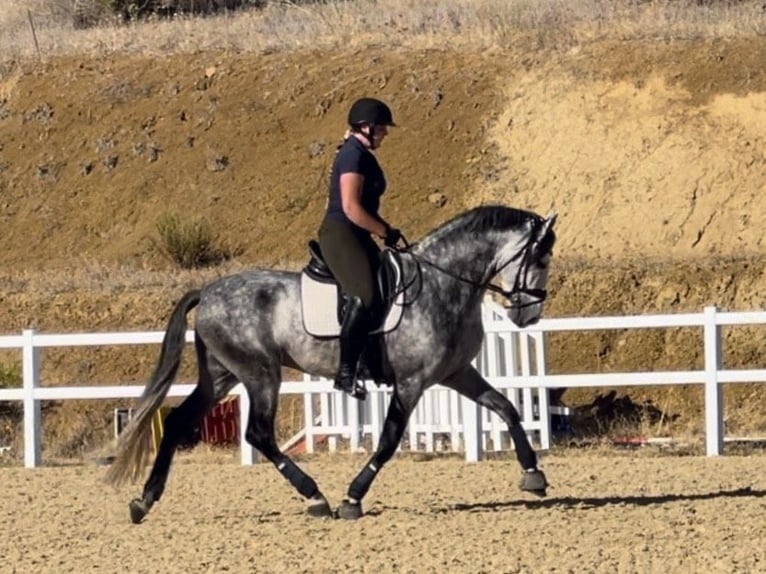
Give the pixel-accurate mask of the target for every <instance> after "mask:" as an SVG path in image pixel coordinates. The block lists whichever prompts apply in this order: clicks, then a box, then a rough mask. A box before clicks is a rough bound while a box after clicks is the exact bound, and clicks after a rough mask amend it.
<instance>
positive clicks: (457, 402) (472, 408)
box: [0, 300, 766, 467]
mask: <svg viewBox="0 0 766 574" xmlns="http://www.w3.org/2000/svg"><path fill="white" fill-rule="evenodd" d="M484 312H485V331H486V338H485V341H484V346H483V348H482V353H481V355H480V356H479V357H478V358H477V361H476V365H477V367H478V368H479V370H480V371H481V372H482V373H483V374H484V376H485V377H486V378H487V379H488V380H490V381H491V382H492V384H493V385H495V387H496V388H498V389H500V390H501V391H502V392H504V393H505V394H506V395H507V396H509V398H510V399H511V400H512V402H514V404H516V406H517V408H519V410H520V413H521V414H522V421H523V424H524V425H525V428H526V429H527V431H528V432H529V433H530V434H533V435H535V436H536V437H537V439H538V442H539V444H540V445H541V446H542V447H543V448H547V447H548V445H549V441H550V409H549V406H548V394H547V389H550V388H557V387H615V386H625V385H678V384H702V385H704V388H705V433H706V450H707V454H708V455H711V456H714V455H719V454H721V453H722V452H723V438H724V426H723V400H722V384H724V383H739V382H766V369H764V368H760V369H738V370H726V369H724V368H723V365H722V355H723V350H722V347H721V345H722V339H721V328H722V327H723V326H726V325H766V312H739V313H729V312H726V313H724V312H719V311H718V310H717V309H716V308H715V307H706V308H705V309H704V312H703V313H683V314H672V315H640V316H623V317H588V318H568V319H544V320H542V321H541V322H540V323H539V324H537V325H535V326H534V327H533V328H528V329H526V330H524V331H520V330H519V329H517V328H515V327H514V326H513V325H512V324H511V323H510V322H509V321H507V319H505V318H504V315H503V311H502V309H501V308H500V307H498V306H497V305H496V304H494V303H492V302H491V301H489V300H487V302H486V303H485V306H484ZM677 327H699V328H702V329H703V341H704V355H705V362H704V368H703V369H702V370H698V371H663V372H657V371H650V372H633V373H608V374H602V373H586V374H576V375H564V374H562V375H548V374H546V371H545V365H546V358H545V334H546V333H548V332H553V331H586V330H606V329H642V328H677ZM162 337H163V333H162V332H132V333H88V334H68V335H49V334H38V333H35V332H34V331H31V330H26V331H24V332H23V333H22V334H21V335H20V336H7V337H0V349H20V350H21V353H22V365H23V368H22V371H23V376H22V379H23V382H22V387H21V388H17V389H0V401H22V402H23V406H24V449H25V450H24V464H25V466H27V467H35V466H38V465H39V464H40V463H41V460H42V459H41V456H42V448H41V429H40V421H41V418H40V402H41V401H44V400H68V399H107V398H108V399H117V398H132V397H138V396H140V395H141V393H142V391H143V385H141V386H88V387H74V386H68V387H42V386H40V358H41V351H42V350H43V349H45V348H51V347H73V346H111V345H135V344H147V343H160V342H161V341H162ZM191 341H192V332H188V333H187V342H191ZM192 388H193V385H188V384H178V385H173V386H172V387H171V389H170V392H169V396H176V397H177V396H186V395H187V394H189V393H190V392H191V390H192ZM233 393H234V394H238V395H239V396H240V420H242V421H244V420H246V413H247V411H248V408H249V404H248V400H247V395H246V394H245V393H244V392H242V387H241V385H239V386H238V387H236V388H235V389H234V391H233ZM282 393H283V394H296V393H297V394H303V395H304V398H305V409H306V410H305V415H306V421H307V422H308V423H311V424H308V426H307V427H306V429H305V433H306V437H305V440H306V441H307V442H306V447H307V449H309V450H310V449H311V448H313V446H314V441H315V440H316V438H317V437H318V436H324V437H327V438H328V440H331V441H332V440H337V439H338V438H340V437H344V438H348V440H349V441H350V445H351V447H352V448H353V447H355V446H359V445H360V443H361V441H363V440H365V439H366V438H367V437H369V440H370V441H371V443H372V445H373V446H374V445H375V444H377V440H378V438H379V436H380V435H379V432H380V428H381V425H382V420H383V417H384V413H385V407H386V405H387V400H388V399H387V394H386V393H385V392H383V391H376V390H373V392H372V393H371V394H370V397H369V398H368V401H367V402H366V403H365V404H364V405H359V404H357V403H355V402H354V403H351V402H349V401H348V400H346V399H345V397H343V396H342V395H340V394H338V393H336V392H335V391H333V390H332V387H331V384H330V383H329V382H327V381H312V380H304V381H298V382H286V383H283V385H282ZM317 403H318V405H317ZM351 405H353V406H351ZM317 409H318V413H317ZM240 427H241V428H240V435H241V436H240V444H241V449H242V463H243V464H250V463H252V462H253V460H254V452H253V450H252V449H251V448H249V446H248V445H247V443H246V442H245V440H244V431H245V425H244V424H241V425H240ZM406 436H407V438H408V442H409V446H410V448H412V449H416V448H418V446H419V445H420V444H421V443H423V444H424V446H425V448H426V449H434V448H436V446H437V442H438V441H442V440H445V437H446V440H448V441H449V443H450V448H452V449H460V448H461V447H462V448H463V449H464V451H465V455H466V460H469V461H473V460H478V458H479V457H480V456H481V452H482V450H483V449H486V448H492V449H496V450H497V449H502V448H505V446H504V445H505V444H506V443H507V432H506V429H505V428H504V426H503V425H502V423H501V421H500V420H499V419H498V417H496V416H495V415H494V414H490V413H488V412H487V411H486V410H485V409H483V408H480V407H478V406H476V405H475V404H474V403H472V402H470V401H467V400H465V399H462V398H459V397H457V396H456V395H455V394H454V393H452V392H451V391H447V390H446V389H444V388H440V387H438V386H437V387H435V388H434V389H432V391H431V392H430V393H429V394H428V395H427V396H426V397H424V399H423V400H421V403H420V404H419V405H418V408H417V410H416V412H415V413H414V415H413V418H412V420H411V421H410V425H409V427H408V430H407V435H406ZM461 442H462V445H461Z"/></svg>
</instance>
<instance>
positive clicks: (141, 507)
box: [129, 498, 149, 524]
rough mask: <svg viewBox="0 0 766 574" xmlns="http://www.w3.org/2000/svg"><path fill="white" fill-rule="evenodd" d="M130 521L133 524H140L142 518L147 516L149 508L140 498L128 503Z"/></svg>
mask: <svg viewBox="0 0 766 574" xmlns="http://www.w3.org/2000/svg"><path fill="white" fill-rule="evenodd" d="M129 507H130V521H131V522H132V523H133V524H140V523H141V521H142V520H143V519H144V516H146V515H147V514H149V506H148V505H147V504H146V503H145V502H144V501H143V500H141V499H140V498H134V499H133V500H131V501H130V504H129Z"/></svg>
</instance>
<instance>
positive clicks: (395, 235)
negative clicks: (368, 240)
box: [383, 227, 402, 247]
mask: <svg viewBox="0 0 766 574" xmlns="http://www.w3.org/2000/svg"><path fill="white" fill-rule="evenodd" d="M401 239H402V232H401V231H399V230H398V229H396V228H394V227H389V228H388V231H387V232H386V236H385V237H384V238H383V243H384V244H385V246H386V247H396V244H397V243H399V241H401Z"/></svg>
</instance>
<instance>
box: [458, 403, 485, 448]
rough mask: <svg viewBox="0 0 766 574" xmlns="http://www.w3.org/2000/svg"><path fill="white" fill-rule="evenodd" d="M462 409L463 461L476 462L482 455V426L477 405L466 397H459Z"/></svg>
mask: <svg viewBox="0 0 766 574" xmlns="http://www.w3.org/2000/svg"><path fill="white" fill-rule="evenodd" d="M460 399H461V401H460V402H461V405H460V406H461V407H462V409H463V442H464V448H465V461H466V462H478V461H479V458H480V457H481V455H482V450H483V449H482V446H481V440H482V436H481V435H482V428H481V427H482V425H481V414H482V413H481V411H480V408H481V407H479V405H478V404H477V403H475V402H473V401H472V400H471V399H469V398H466V397H460Z"/></svg>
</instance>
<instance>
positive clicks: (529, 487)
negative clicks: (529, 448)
mask: <svg viewBox="0 0 766 574" xmlns="http://www.w3.org/2000/svg"><path fill="white" fill-rule="evenodd" d="M520 488H521V490H523V491H524V492H531V493H532V494H535V495H537V496H541V497H542V496H545V495H546V494H548V492H547V490H546V489H547V488H548V481H547V480H546V478H545V474H543V471H542V470H538V469H536V468H535V469H532V470H527V471H525V472H524V475H523V476H522V477H521V485H520Z"/></svg>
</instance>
